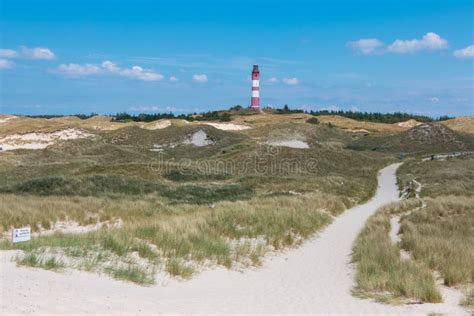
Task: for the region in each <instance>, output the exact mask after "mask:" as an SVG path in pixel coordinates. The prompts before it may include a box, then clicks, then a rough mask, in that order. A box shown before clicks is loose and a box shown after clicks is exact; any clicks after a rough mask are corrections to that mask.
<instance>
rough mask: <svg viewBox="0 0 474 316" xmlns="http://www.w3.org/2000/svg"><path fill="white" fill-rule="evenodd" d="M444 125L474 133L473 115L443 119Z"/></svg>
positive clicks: (459, 130)
mask: <svg viewBox="0 0 474 316" xmlns="http://www.w3.org/2000/svg"><path fill="white" fill-rule="evenodd" d="M442 123H443V124H444V125H446V126H447V127H449V128H450V129H452V130H455V131H458V132H464V133H474V116H461V117H456V118H454V119H451V120H447V121H443V122H442Z"/></svg>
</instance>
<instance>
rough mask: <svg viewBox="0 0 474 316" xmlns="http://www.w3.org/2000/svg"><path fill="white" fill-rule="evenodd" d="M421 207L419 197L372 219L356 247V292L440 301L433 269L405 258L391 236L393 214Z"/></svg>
mask: <svg viewBox="0 0 474 316" xmlns="http://www.w3.org/2000/svg"><path fill="white" fill-rule="evenodd" d="M419 206H420V202H419V201H417V200H409V201H403V202H400V203H394V204H390V205H388V206H385V207H383V208H381V209H380V210H379V211H378V212H377V213H376V214H375V215H374V216H372V217H371V218H370V219H369V221H368V222H367V224H366V225H365V228H364V230H363V231H362V232H361V233H360V235H359V237H358V238H357V240H356V242H355V244H354V249H353V261H354V262H355V263H357V273H356V283H357V286H356V289H355V291H354V294H355V295H357V296H362V297H372V298H375V299H377V300H379V301H383V302H386V301H391V302H393V301H397V299H398V300H399V299H400V298H408V299H412V300H417V301H418V300H419V301H422V302H440V301H441V295H440V293H439V292H438V290H437V289H436V284H435V282H434V280H433V277H432V275H431V272H430V270H429V269H428V268H427V267H426V266H424V265H420V264H417V263H415V262H412V261H407V260H403V259H402V258H401V257H400V248H399V247H398V246H397V245H396V244H393V243H392V241H391V240H390V237H389V231H390V218H391V216H393V215H395V214H402V213H404V212H406V211H408V210H410V209H413V208H415V207H419Z"/></svg>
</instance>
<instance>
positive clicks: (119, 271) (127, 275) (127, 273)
mask: <svg viewBox="0 0 474 316" xmlns="http://www.w3.org/2000/svg"><path fill="white" fill-rule="evenodd" d="M105 272H106V273H108V274H110V275H111V276H112V277H114V278H116V279H119V280H126V281H130V282H133V283H137V284H140V285H149V284H153V283H154V282H155V272H154V271H147V270H146V269H144V268H142V267H139V266H136V265H128V266H126V267H118V268H107V269H106V270H105Z"/></svg>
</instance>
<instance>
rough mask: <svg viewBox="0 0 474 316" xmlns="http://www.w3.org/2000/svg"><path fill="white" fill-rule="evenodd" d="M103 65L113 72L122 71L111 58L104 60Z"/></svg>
mask: <svg viewBox="0 0 474 316" xmlns="http://www.w3.org/2000/svg"><path fill="white" fill-rule="evenodd" d="M101 66H102V68H104V69H105V70H107V71H109V72H112V73H119V72H120V68H119V67H118V66H117V65H116V64H115V63H113V62H111V61H110V60H106V61H104V62H102V65H101Z"/></svg>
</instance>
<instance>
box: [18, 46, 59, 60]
mask: <svg viewBox="0 0 474 316" xmlns="http://www.w3.org/2000/svg"><path fill="white" fill-rule="evenodd" d="M20 54H21V56H22V57H24V58H28V59H46V60H51V59H54V58H56V55H55V54H54V53H53V52H52V51H51V50H50V49H49V48H46V47H35V48H28V47H26V46H21V48H20Z"/></svg>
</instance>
